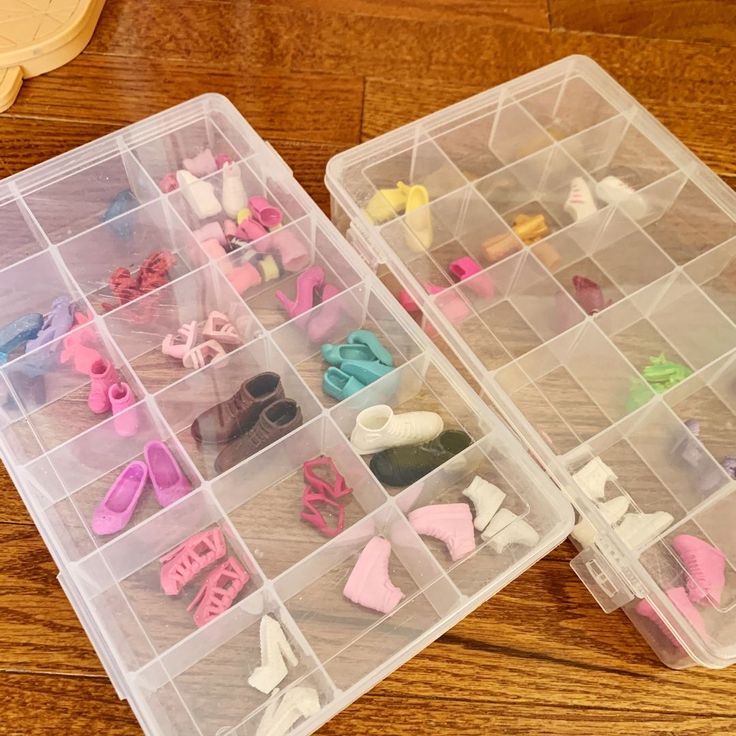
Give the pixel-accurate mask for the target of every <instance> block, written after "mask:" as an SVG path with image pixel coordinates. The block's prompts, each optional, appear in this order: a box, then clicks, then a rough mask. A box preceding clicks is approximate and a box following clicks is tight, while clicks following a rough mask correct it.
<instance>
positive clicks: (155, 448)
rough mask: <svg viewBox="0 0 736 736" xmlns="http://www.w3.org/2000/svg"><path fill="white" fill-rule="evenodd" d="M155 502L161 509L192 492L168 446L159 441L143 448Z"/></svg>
mask: <svg viewBox="0 0 736 736" xmlns="http://www.w3.org/2000/svg"><path fill="white" fill-rule="evenodd" d="M143 456H144V457H145V459H146V465H147V466H148V475H149V476H150V478H151V485H152V486H153V492H154V493H155V494H156V500H157V501H158V502H159V504H160V505H161V506H162V507H165V506H170V505H171V504H172V503H174V502H175V501H178V500H179V499H180V498H183V497H184V496H186V495H187V493H189V491H191V490H192V484H191V483H190V482H189V478H187V477H186V475H184V473H183V472H182V470H181V468H180V467H179V463H178V462H177V461H176V458H175V457H174V455H173V454H172V452H171V450H170V449H169V447H168V445H167V444H166V443H165V442H161V440H151V442H147V443H146V445H145V447H144V448H143Z"/></svg>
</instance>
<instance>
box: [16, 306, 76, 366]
mask: <svg viewBox="0 0 736 736" xmlns="http://www.w3.org/2000/svg"><path fill="white" fill-rule="evenodd" d="M74 311H75V307H74V302H73V301H72V300H71V298H70V297H68V296H57V297H56V299H54V301H53V303H52V304H51V311H50V312H49V313H48V314H47V315H46V318H45V319H44V321H43V325H41V329H40V330H39V332H38V334H37V335H36V337H34V338H31V339H30V340H29V341H28V342H27V343H26V352H27V353H29V352H30V351H31V350H35V349H36V348H40V347H41V346H42V345H46V344H48V343H50V342H52V341H53V340H56V338H58V337H61V336H62V335H66V333H67V332H69V330H71V328H72V325H73V324H74Z"/></svg>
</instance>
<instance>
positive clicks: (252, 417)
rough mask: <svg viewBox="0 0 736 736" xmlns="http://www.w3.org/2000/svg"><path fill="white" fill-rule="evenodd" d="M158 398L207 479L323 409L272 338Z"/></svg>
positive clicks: (234, 354)
mask: <svg viewBox="0 0 736 736" xmlns="http://www.w3.org/2000/svg"><path fill="white" fill-rule="evenodd" d="M264 374H267V375H264ZM255 377H258V378H257V380H255V381H254V380H251V379H254V378H255ZM156 403H157V404H158V406H159V408H160V410H161V413H162V414H163V416H164V418H165V419H166V421H167V422H168V423H169V425H170V426H171V427H172V429H173V430H174V432H175V433H176V435H177V436H178V437H179V439H180V441H181V443H182V445H183V447H184V448H185V449H186V451H187V452H188V453H189V455H190V456H191V458H192V460H193V462H194V464H195V465H196V466H197V468H198V469H199V471H200V473H202V475H203V476H204V478H206V479H210V478H213V477H215V476H216V475H218V474H219V473H221V472H223V471H224V470H226V469H228V468H229V467H232V463H237V462H240V461H242V460H245V459H246V458H247V457H250V456H251V455H254V454H255V453H256V452H259V451H260V450H262V449H264V448H265V447H266V446H268V445H269V444H271V442H273V441H275V440H276V439H280V437H282V436H284V434H285V433H288V432H291V431H293V430H294V429H296V428H297V427H298V426H301V424H306V423H307V422H309V421H310V420H311V419H314V417H316V416H317V415H318V414H320V412H321V408H320V406H319V404H318V403H317V400H316V399H315V397H314V395H313V394H312V393H311V391H310V390H309V389H308V388H307V387H306V385H305V384H304V383H303V381H302V380H301V378H300V377H299V375H298V374H297V372H296V371H295V370H294V368H293V367H292V366H291V364H290V363H289V362H288V361H287V360H286V358H285V357H284V356H283V354H282V353H281V352H280V351H279V349H278V348H277V347H276V346H275V345H274V344H273V342H272V341H271V340H270V339H268V338H259V339H257V340H254V341H253V342H250V343H248V344H247V345H245V346H243V347H240V348H237V349H236V350H234V351H233V352H232V353H229V354H228V355H226V356H225V357H223V358H221V359H220V360H218V361H216V362H214V363H211V364H210V365H208V366H206V367H205V368H202V369H200V370H198V371H196V372H194V373H192V374H191V375H190V376H187V377H186V378H183V379H182V380H180V381H179V382H178V383H175V384H173V385H171V386H169V387H168V388H165V389H163V390H162V391H160V392H159V393H158V394H156ZM271 404H274V405H275V406H271ZM216 407H219V408H216ZM269 407H270V409H269ZM267 409H269V410H268V411H267ZM208 410H212V411H211V412H209V413H208V414H207V415H206V416H204V417H202V416H201V415H202V414H204V413H205V412H208ZM264 412H266V414H265V415H264V416H263V418H262V417H261V415H262V414H263V413H264ZM193 424H194V427H193V426H192V425H193ZM221 453H225V454H222V455H221ZM218 458H219V459H218Z"/></svg>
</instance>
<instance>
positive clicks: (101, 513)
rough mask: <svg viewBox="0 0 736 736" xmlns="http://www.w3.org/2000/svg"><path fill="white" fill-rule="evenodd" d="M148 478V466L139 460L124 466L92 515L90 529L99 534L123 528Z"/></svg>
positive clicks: (126, 524) (110, 532) (128, 520)
mask: <svg viewBox="0 0 736 736" xmlns="http://www.w3.org/2000/svg"><path fill="white" fill-rule="evenodd" d="M147 479H148V468H147V467H146V464H145V463H143V462H141V461H140V460H134V461H133V462H132V463H129V464H128V465H126V466H125V468H124V469H123V471H122V472H121V473H120V475H118V477H117V478H116V479H115V481H114V482H113V484H112V485H111V486H110V489H109V490H108V492H107V493H106V494H105V497H104V498H103V499H102V501H101V502H100V503H99V505H98V506H97V508H96V509H95V510H94V513H93V515H92V531H93V532H94V533H95V534H99V535H100V536H106V535H108V534H116V533H117V532H119V531H121V530H123V529H125V527H126V526H128V523H129V522H130V519H131V518H132V516H133V512H134V511H135V507H136V506H137V505H138V501H139V500H140V498H141V494H142V493H143V489H144V488H145V487H146V480H147Z"/></svg>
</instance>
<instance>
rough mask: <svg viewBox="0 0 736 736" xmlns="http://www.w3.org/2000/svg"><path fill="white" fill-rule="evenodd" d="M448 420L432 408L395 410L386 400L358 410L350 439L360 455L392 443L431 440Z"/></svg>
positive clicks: (393, 444)
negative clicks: (426, 409)
mask: <svg viewBox="0 0 736 736" xmlns="http://www.w3.org/2000/svg"><path fill="white" fill-rule="evenodd" d="M444 426H445V423H444V421H443V420H442V417H441V416H440V415H439V414H436V413H435V412H433V411H409V412H404V413H402V414H395V413H394V410H393V409H392V408H391V407H390V406H388V405H386V404H377V405H376V406H371V407H369V408H368V409H363V411H361V412H360V414H358V416H357V417H356V418H355V427H354V428H353V431H352V432H351V433H350V443H351V444H352V446H353V448H354V449H355V451H356V452H357V453H358V454H359V455H370V454H371V453H374V452H381V451H382V450H387V449H389V448H390V447H401V446H403V445H414V444H419V443H422V442H429V441H430V440H433V439H434V438H435V437H437V436H438V435H439V434H440V432H442V430H443V429H444Z"/></svg>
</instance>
